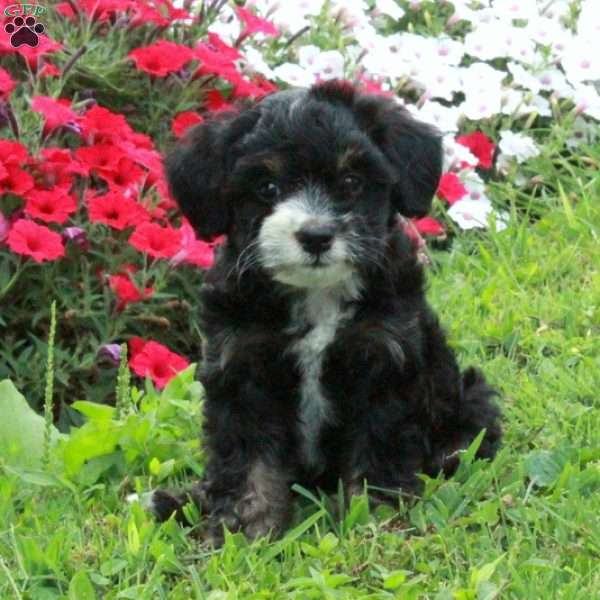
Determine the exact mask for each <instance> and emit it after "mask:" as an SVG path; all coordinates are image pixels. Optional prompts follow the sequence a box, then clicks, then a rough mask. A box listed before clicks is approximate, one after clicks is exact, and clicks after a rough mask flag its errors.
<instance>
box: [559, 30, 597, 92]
mask: <svg viewBox="0 0 600 600" xmlns="http://www.w3.org/2000/svg"><path fill="white" fill-rule="evenodd" d="M560 61H561V64H562V66H563V69H564V70H565V73H566V75H567V79H568V80H569V81H570V82H571V83H580V82H582V81H594V80H596V79H600V51H599V49H598V44H597V43H596V42H593V41H591V40H584V39H580V38H576V39H575V40H573V41H572V42H571V43H570V44H569V45H568V46H567V48H566V49H565V51H564V52H563V54H562V56H561V59H560Z"/></svg>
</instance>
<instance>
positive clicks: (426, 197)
mask: <svg viewBox="0 0 600 600" xmlns="http://www.w3.org/2000/svg"><path fill="white" fill-rule="evenodd" d="M353 110H354V113H355V116H356V118H357V119H358V121H359V123H360V125H361V127H362V128H363V129H364V130H365V131H366V133H367V134H368V135H369V137H370V138H371V139H372V140H373V142H374V143H375V144H377V146H378V147H379V148H380V149H381V150H382V152H383V153H384V154H385V156H386V157H387V159H388V160H389V161H390V163H391V165H392V169H393V172H394V173H396V174H397V180H396V182H395V183H394V184H393V187H392V205H393V208H394V209H395V210H396V211H398V212H399V213H400V214H402V215H405V216H407V217H422V216H424V215H426V214H427V213H428V212H429V209H430V208H431V202H432V200H433V196H434V194H435V192H436V190H437V187H438V183H439V180H440V176H441V174H442V142H441V134H440V133H439V132H438V131H437V130H436V129H435V128H434V127H431V126H430V125H427V124H425V123H421V122H420V121H417V120H416V119H414V118H413V117H412V115H411V114H410V113H409V112H408V110H406V109H405V108H404V107H403V106H400V105H399V104H397V103H396V102H394V101H393V100H391V99H390V98H384V97H381V96H363V95H357V96H356V97H355V102H354V106H353Z"/></svg>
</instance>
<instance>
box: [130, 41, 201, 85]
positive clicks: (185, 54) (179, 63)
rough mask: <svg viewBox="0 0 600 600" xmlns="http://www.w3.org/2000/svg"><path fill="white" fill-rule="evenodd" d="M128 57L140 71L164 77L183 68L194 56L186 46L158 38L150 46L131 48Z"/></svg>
mask: <svg viewBox="0 0 600 600" xmlns="http://www.w3.org/2000/svg"><path fill="white" fill-rule="evenodd" d="M129 58H130V59H131V60H133V61H134V62H135V65H136V67H137V68H138V69H140V70H141V71H144V72H145V73H149V74H150V75H155V76H156V77H166V76H167V75H168V74H169V73H176V72H177V71H179V70H180V69H181V68H183V66H184V65H185V64H186V63H188V62H189V61H190V60H192V58H194V54H193V52H192V50H191V48H188V47H187V46H183V45H182V44H176V43H174V42H168V41H166V40H159V41H158V42H156V43H155V44H152V45H151V46H145V47H144V48H136V49H135V50H132V51H131V52H130V53H129Z"/></svg>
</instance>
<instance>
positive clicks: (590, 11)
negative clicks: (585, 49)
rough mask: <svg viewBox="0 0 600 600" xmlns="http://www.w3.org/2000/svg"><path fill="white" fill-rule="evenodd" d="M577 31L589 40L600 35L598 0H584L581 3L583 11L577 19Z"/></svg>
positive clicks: (595, 38)
mask: <svg viewBox="0 0 600 600" xmlns="http://www.w3.org/2000/svg"><path fill="white" fill-rule="evenodd" d="M577 33H578V34H579V35H580V36H581V37H583V38H587V39H588V40H597V39H598V37H599V36H600V14H599V12H598V0H592V1H590V0H583V2H582V3H581V12H580V13H579V19H578V20H577ZM596 52H598V51H596Z"/></svg>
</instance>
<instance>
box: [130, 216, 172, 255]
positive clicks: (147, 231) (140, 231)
mask: <svg viewBox="0 0 600 600" xmlns="http://www.w3.org/2000/svg"><path fill="white" fill-rule="evenodd" d="M129 243H130V244H131V245H132V246H133V247H134V248H135V249H136V250H139V251H140V252H146V253H147V254H149V255H150V256H153V257H154V258H171V257H172V256H175V254H177V252H179V249H180V246H181V233H180V232H179V231H178V230H177V229H173V227H161V226H160V225H158V224H156V223H142V224H141V225H138V226H137V227H136V228H135V231H134V232H133V233H132V234H131V237H130V238H129Z"/></svg>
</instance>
